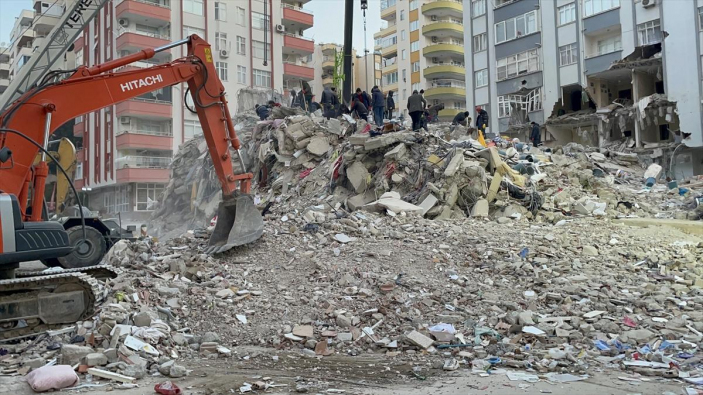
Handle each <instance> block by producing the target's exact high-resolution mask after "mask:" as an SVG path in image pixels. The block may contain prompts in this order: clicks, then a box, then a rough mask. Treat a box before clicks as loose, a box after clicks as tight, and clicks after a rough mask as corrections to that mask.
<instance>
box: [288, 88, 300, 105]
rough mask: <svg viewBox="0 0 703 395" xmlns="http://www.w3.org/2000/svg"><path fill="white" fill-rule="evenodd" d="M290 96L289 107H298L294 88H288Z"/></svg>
mask: <svg viewBox="0 0 703 395" xmlns="http://www.w3.org/2000/svg"><path fill="white" fill-rule="evenodd" d="M290 96H291V101H290V106H291V108H295V107H298V96H297V95H296V93H295V89H291V90H290Z"/></svg>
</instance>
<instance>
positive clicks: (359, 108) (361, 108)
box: [351, 100, 369, 121]
mask: <svg viewBox="0 0 703 395" xmlns="http://www.w3.org/2000/svg"><path fill="white" fill-rule="evenodd" d="M351 112H352V114H356V116H357V117H358V118H359V119H363V120H364V121H365V120H367V119H368V117H369V109H368V107H366V106H365V105H364V103H363V102H362V101H361V100H354V101H353V102H352V107H351Z"/></svg>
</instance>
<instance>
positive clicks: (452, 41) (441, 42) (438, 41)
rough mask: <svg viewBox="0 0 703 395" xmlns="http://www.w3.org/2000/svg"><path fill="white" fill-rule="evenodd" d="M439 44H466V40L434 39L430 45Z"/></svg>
mask: <svg viewBox="0 0 703 395" xmlns="http://www.w3.org/2000/svg"><path fill="white" fill-rule="evenodd" d="M439 44H452V45H464V40H455V39H449V40H437V41H432V43H430V44H429V45H439Z"/></svg>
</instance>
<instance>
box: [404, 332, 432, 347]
mask: <svg viewBox="0 0 703 395" xmlns="http://www.w3.org/2000/svg"><path fill="white" fill-rule="evenodd" d="M405 338H406V339H408V341H409V342H410V343H412V344H414V345H416V346H418V347H420V348H423V349H425V350H426V349H428V348H430V346H432V345H433V344H434V340H432V339H430V338H429V337H427V336H425V335H423V334H422V333H420V332H418V331H412V332H410V333H408V334H407V335H405Z"/></svg>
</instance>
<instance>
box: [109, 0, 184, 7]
mask: <svg viewBox="0 0 703 395" xmlns="http://www.w3.org/2000/svg"><path fill="white" fill-rule="evenodd" d="M124 1H136V2H137V3H144V4H149V5H153V6H157V7H161V8H168V9H170V8H171V2H170V1H168V0H116V1H115V6H117V5H118V4H120V3H122V2H124Z"/></svg>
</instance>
